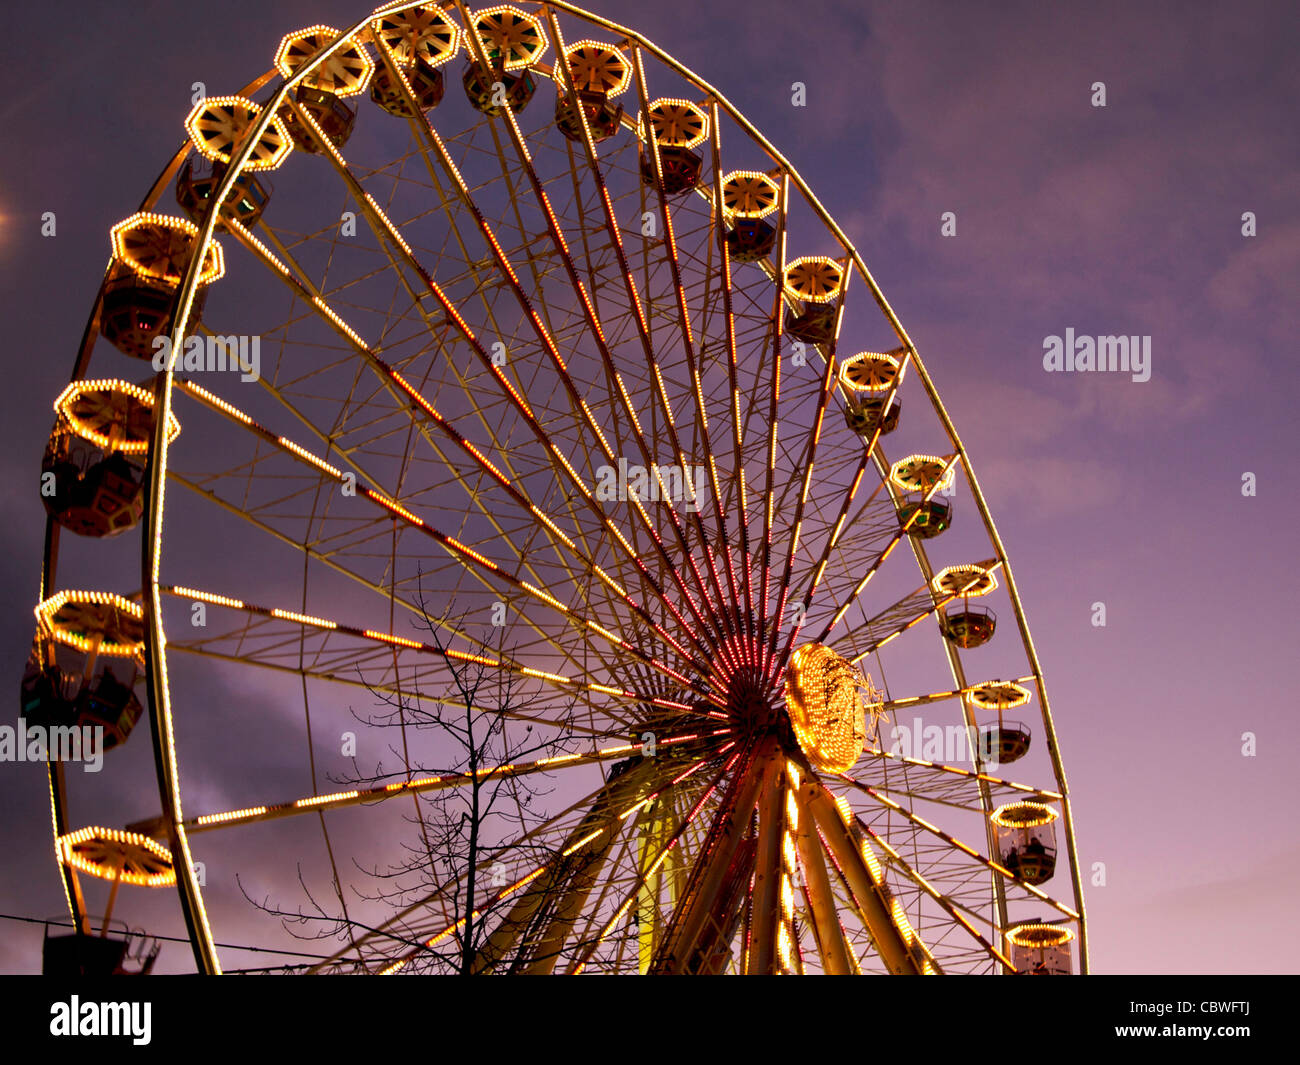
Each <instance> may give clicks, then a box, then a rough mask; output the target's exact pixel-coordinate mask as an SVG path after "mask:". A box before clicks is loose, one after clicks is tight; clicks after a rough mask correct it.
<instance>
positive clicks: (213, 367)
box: [153, 335, 262, 381]
mask: <svg viewBox="0 0 1300 1065" xmlns="http://www.w3.org/2000/svg"><path fill="white" fill-rule="evenodd" d="M153 351H154V354H153V368H154V369H155V370H164V369H167V367H168V365H169V364H172V363H174V365H171V369H172V370H183V371H184V372H186V373H226V372H228V371H229V372H234V371H238V372H239V379H240V380H241V381H256V380H258V378H260V377H261V376H262V338H261V337H260V336H215V335H209V336H190V337H186V338H185V343H184V345H183V346H182V348H181V350H180V351H177V352H175V353H174V354H173V351H172V338H171V337H169V336H159V337H154V341H153Z"/></svg>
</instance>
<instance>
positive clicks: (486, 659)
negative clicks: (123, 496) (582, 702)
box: [159, 586, 700, 715]
mask: <svg viewBox="0 0 1300 1065" xmlns="http://www.w3.org/2000/svg"><path fill="white" fill-rule="evenodd" d="M159 590H160V591H162V592H164V593H166V594H169V595H173V596H177V597H180V598H186V599H190V600H195V601H198V602H202V603H211V604H213V605H216V606H222V607H227V608H229V609H231V610H235V611H242V612H244V613H246V614H248V615H255V616H259V617H263V618H269V619H274V620H276V621H279V622H283V623H286V624H289V625H293V626H301V628H302V629H304V630H307V631H312V632H315V633H317V634H319V635H320V636H321V637H322V642H323V643H324V642H328V640H329V638H330V637H331V636H334V635H338V636H344V637H350V638H352V639H355V640H359V641H361V644H362V646H366V645H370V646H377V645H380V644H383V645H387V646H388V647H390V648H396V649H398V650H399V651H401V652H403V653H406V652H415V653H418V654H422V655H433V656H436V657H438V658H441V659H445V660H455V661H458V662H468V663H473V664H475V665H477V666H483V667H485V668H488V669H495V670H499V671H501V672H502V673H509V674H515V675H518V676H521V677H528V678H531V679H533V680H537V681H540V682H542V683H543V684H545V685H547V686H549V687H550V688H553V689H555V690H560V691H566V692H570V693H575V694H580V695H582V696H585V697H594V696H595V695H601V696H604V697H606V698H612V699H617V700H620V701H625V702H629V703H641V704H649V705H653V706H657V707H661V708H663V709H668V710H674V711H678V712H681V713H687V714H695V715H698V714H699V713H700V712H699V711H698V710H697V709H696V708H695V707H694V706H692V705H690V704H688V703H681V702H677V701H675V700H671V699H664V698H661V697H658V696H652V695H648V694H645V693H638V692H635V691H629V690H627V689H621V688H615V687H612V686H610V685H605V684H598V683H596V682H595V681H592V680H585V679H582V678H578V677H567V676H563V675H560V674H555V673H548V672H546V671H544V670H539V669H534V668H532V667H530V666H525V665H522V664H520V663H518V662H516V661H514V660H513V659H512V658H511V657H509V656H506V655H498V656H497V657H492V656H488V655H481V654H470V653H468V652H465V651H458V650H456V649H454V648H451V647H445V646H438V645H434V644H428V643H422V642H421V641H419V640H412V639H409V638H407V637H404V636H394V635H392V634H390V633H386V632H380V631H378V630H375V629H366V628H361V627H359V626H353V625H346V624H341V623H339V622H336V621H332V620H330V619H328V618H320V617H314V616H311V615H305V614H301V613H298V612H296V611H291V610H283V609H280V608H277V607H263V606H256V605H254V604H251V603H246V602H244V601H242V600H239V599H233V598H230V597H227V596H222V595H216V594H214V593H211V592H206V591H200V590H199V589H197V588H185V587H176V586H161V587H160V589H159ZM453 631H454V630H453ZM455 634H456V635H461V634H460V633H458V632H457V633H455ZM356 653H357V652H356V650H355V649H340V650H339V651H338V652H337V654H338V655H339V656H340V659H341V660H343V661H346V656H347V655H349V654H351V655H355V654H356Z"/></svg>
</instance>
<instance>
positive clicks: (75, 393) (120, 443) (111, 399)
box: [54, 380, 181, 455]
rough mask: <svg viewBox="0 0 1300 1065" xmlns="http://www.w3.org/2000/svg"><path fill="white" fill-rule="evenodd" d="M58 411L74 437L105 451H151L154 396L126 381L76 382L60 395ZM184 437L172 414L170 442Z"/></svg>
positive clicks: (169, 431)
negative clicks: (74, 434) (75, 435)
mask: <svg viewBox="0 0 1300 1065" xmlns="http://www.w3.org/2000/svg"><path fill="white" fill-rule="evenodd" d="M54 410H55V412H56V413H58V414H59V415H61V416H62V417H63V418H64V419H66V420H67V423H68V425H69V427H70V428H71V429H72V431H73V432H74V433H76V434H77V435H78V436H79V437H81V438H82V439H83V440H87V441H89V442H90V443H92V444H94V445H95V446H96V447H98V448H102V449H103V450H104V451H121V452H123V453H124V454H128V455H142V454H145V453H146V452H147V451H148V450H149V442H150V426H151V424H152V422H153V393H152V392H149V391H146V390H145V389H143V388H138V387H137V386H135V385H132V384H128V383H127V382H126V381H116V380H113V381H73V382H72V383H71V384H70V385H68V387H67V388H65V389H64V390H63V391H62V392H60V393H59V396H58V398H57V399H56V400H55V401H54ZM105 430H107V431H105ZM180 433H181V423H180V422H179V421H177V420H176V415H175V414H173V413H171V412H168V415H167V442H168V443H171V442H172V441H173V440H175V439H176V438H177V437H178V436H180Z"/></svg>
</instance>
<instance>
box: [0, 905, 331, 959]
mask: <svg viewBox="0 0 1300 1065" xmlns="http://www.w3.org/2000/svg"><path fill="white" fill-rule="evenodd" d="M0 920H5V921H24V922H26V923H27V924H41V925H46V926H52V927H54V928H73V929H75V928H76V927H77V926H76V925H74V924H73V923H72V922H71V921H51V920H49V919H47V918H44V917H20V916H18V915H17V914H13V913H0ZM142 934H143V935H145V936H147V937H148V938H149V939H156V940H159V941H160V942H164V943H188V942H190V940H189V939H188V938H186V937H184V936H162V935H155V934H154V933H153V932H145V933H142ZM214 946H218V947H222V948H224V949H226V950H249V951H253V952H254V953H257V954H284V955H287V956H289V957H294V958H311V959H313V960H314V961H329V957H328V956H327V955H324V954H308V953H307V952H306V951H301V950H280V949H278V948H276V947H248V946H244V945H243V944H242V943H216V944H214ZM232 971H236V970H232Z"/></svg>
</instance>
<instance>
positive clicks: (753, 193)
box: [722, 170, 781, 218]
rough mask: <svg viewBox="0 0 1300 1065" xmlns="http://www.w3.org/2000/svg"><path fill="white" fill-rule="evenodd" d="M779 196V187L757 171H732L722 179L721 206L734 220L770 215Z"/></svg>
mask: <svg viewBox="0 0 1300 1065" xmlns="http://www.w3.org/2000/svg"><path fill="white" fill-rule="evenodd" d="M780 195H781V189H780V186H778V185H777V183H776V182H775V181H773V180H772V178H771V177H769V176H768V175H767V174H764V173H761V172H760V171H758V170H733V171H731V173H729V174H728V175H727V176H726V177H724V178H723V179H722V206H723V209H724V210H726V211H728V212H729V213H730V214H731V215H732V216H733V217H735V218H764V217H766V216H767V215H770V214H771V213H772V212H773V211H775V210H776V208H777V203H778V201H779V199H780Z"/></svg>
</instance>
